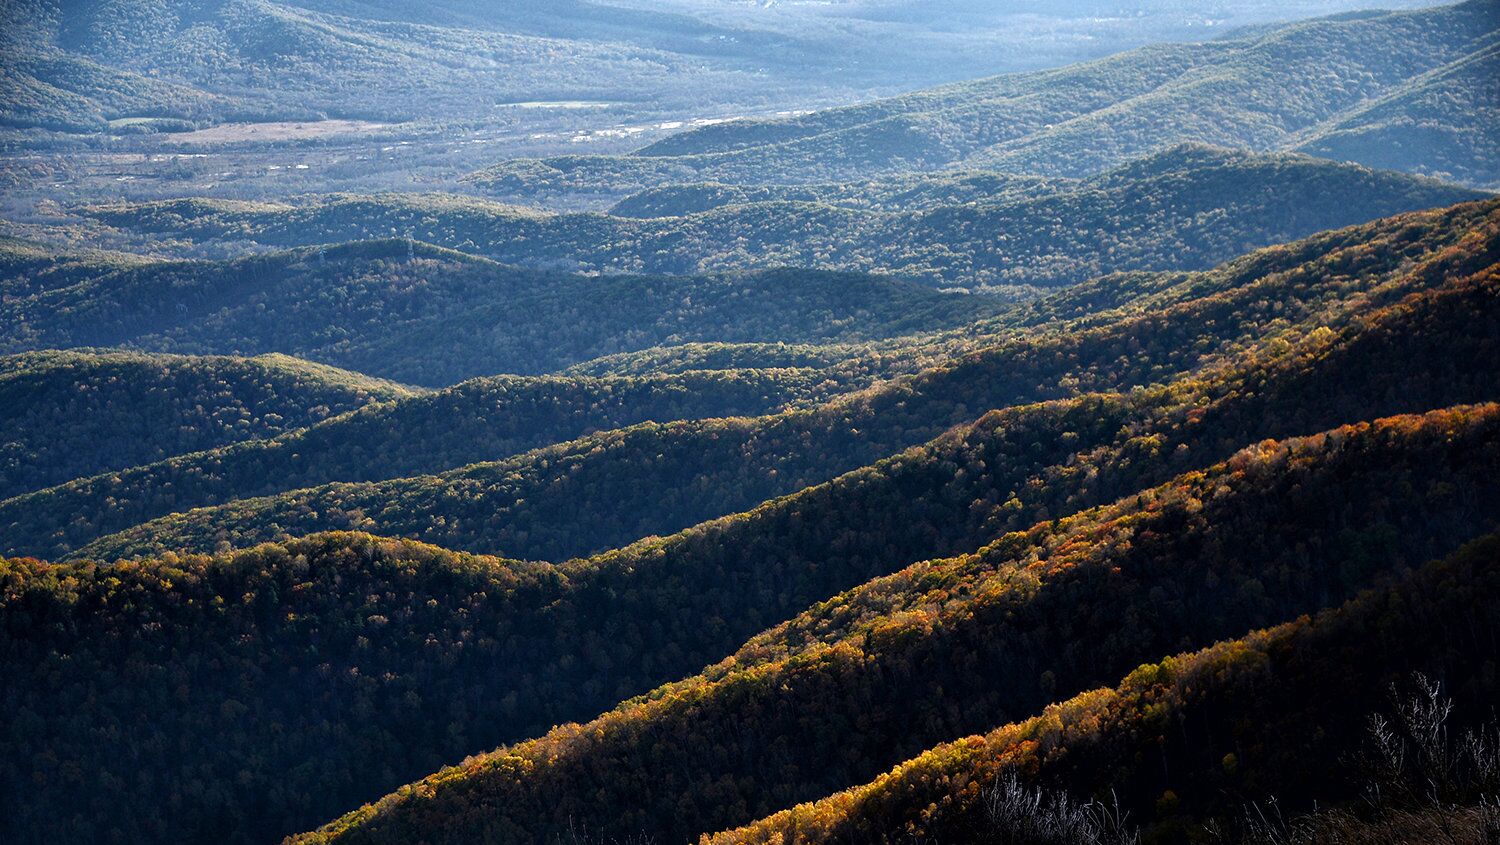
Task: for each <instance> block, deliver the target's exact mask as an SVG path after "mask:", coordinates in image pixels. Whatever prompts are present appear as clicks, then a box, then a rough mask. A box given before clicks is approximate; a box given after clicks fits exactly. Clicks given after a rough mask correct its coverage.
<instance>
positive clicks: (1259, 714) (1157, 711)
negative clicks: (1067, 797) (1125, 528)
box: [708, 535, 1500, 845]
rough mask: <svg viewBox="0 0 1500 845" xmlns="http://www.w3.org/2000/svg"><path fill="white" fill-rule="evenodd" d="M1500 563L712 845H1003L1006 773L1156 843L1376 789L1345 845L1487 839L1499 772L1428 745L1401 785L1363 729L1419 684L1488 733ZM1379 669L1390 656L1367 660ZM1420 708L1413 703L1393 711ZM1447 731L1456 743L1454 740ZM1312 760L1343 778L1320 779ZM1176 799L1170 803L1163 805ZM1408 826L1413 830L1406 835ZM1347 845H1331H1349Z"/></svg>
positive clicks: (944, 748)
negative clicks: (1110, 795) (1239, 816)
mask: <svg viewBox="0 0 1500 845" xmlns="http://www.w3.org/2000/svg"><path fill="white" fill-rule="evenodd" d="M1497 563H1500V539H1497V538H1496V537H1495V536H1494V535H1491V536H1489V537H1486V538H1484V539H1483V540H1480V541H1477V542H1476V543H1474V544H1473V545H1471V546H1468V547H1466V548H1464V549H1462V550H1460V551H1459V552H1457V553H1455V554H1454V555H1453V556H1452V557H1451V558H1449V559H1448V560H1445V561H1440V562H1434V563H1431V564H1428V565H1427V566H1424V567H1421V568H1420V569H1417V570H1416V571H1415V572H1413V573H1412V574H1410V575H1409V576H1407V577H1405V578H1403V579H1402V580H1401V581H1399V582H1398V583H1397V584H1395V585H1394V586H1392V587H1390V588H1387V589H1383V590H1376V591H1371V592H1369V593H1367V594H1364V595H1362V596H1360V597H1358V598H1356V599H1353V600H1351V601H1350V602H1348V603H1347V604H1345V605H1343V606H1341V607H1338V608H1335V609H1330V610H1327V611H1324V612H1322V613H1320V614H1318V615H1317V616H1315V617H1311V618H1307V617H1304V618H1302V619H1299V620H1297V621H1295V622H1289V623H1286V624H1284V625H1280V626H1277V627H1276V628H1272V629H1270V630H1265V631H1257V632H1254V633H1252V634H1250V635H1248V636H1245V637H1242V638H1239V639H1237V640H1232V641H1229V642H1224V643H1220V644H1217V645H1214V646H1212V647H1210V648H1207V649H1204V650H1203V651H1200V652H1196V653H1191V654H1181V655H1177V656H1174V657H1170V658H1167V659H1165V660H1162V661H1159V662H1148V663H1146V664H1143V665H1142V666H1141V667H1139V668H1138V669H1136V670H1135V671H1133V672H1131V673H1130V674H1129V675H1128V676H1127V677H1126V678H1125V679H1124V680H1123V681H1122V682H1121V683H1120V684H1119V686H1117V687H1114V688H1106V689H1099V690H1094V691H1090V692H1086V693H1082V694H1080V695H1078V696H1076V697H1074V698H1072V699H1069V700H1067V701H1063V702H1059V703H1057V704H1054V705H1051V706H1049V707H1047V708H1046V709H1045V710H1044V711H1043V712H1042V713H1041V714H1040V715H1038V716H1035V717H1033V718H1031V719H1028V720H1025V721H1022V722H1017V723H1013V724H1010V725H1007V726H1005V727H1001V728H997V729H995V730H994V731H991V732H989V733H986V734H984V735H976V736H972V737H968V738H965V739H962V740H958V741H955V742H952V743H945V744H943V745H941V746H938V747H936V748H933V749H932V750H930V751H928V752H925V753H923V754H922V755H921V756H919V757H916V758H914V759H912V760H909V761H905V762H903V763H902V764H900V765H899V766H898V767H896V768H895V769H893V770H892V771H891V772H889V773H887V774H884V775H882V776H881V777H880V778H878V779H876V780H874V781H872V782H871V783H869V784H865V785H862V786H859V787H855V788H852V789H849V790H847V791H845V792H841V793H838V794H836V795H833V796H831V797H829V798H827V799H824V800H821V801H818V802H814V803H810V804H804V805H800V806H798V807H796V808H795V809H789V810H785V811H782V812H780V813H777V814H775V815H774V816H771V817H769V818H766V819H763V820H761V821H759V822H756V823H755V824H753V825H749V826H747V827H745V828H742V829H739V830H734V831H729V832H725V833H722V834H719V835H716V836H712V837H709V838H708V841H709V842H711V843H715V845H727V843H751V842H779V841H784V840H782V839H781V838H780V837H782V836H790V835H794V836H795V837H796V840H797V841H798V842H807V843H818V842H846V841H850V840H859V841H864V842H897V841H904V840H906V839H908V838H909V837H911V836H932V837H935V838H938V839H940V840H942V841H958V840H961V839H967V838H968V837H983V836H985V835H986V834H989V835H994V834H995V832H996V830H997V828H998V829H999V830H1002V831H1003V829H1004V828H1003V827H999V826H998V825H997V824H996V823H997V822H998V821H1001V820H1002V819H1003V817H1001V818H1000V819H997V818H996V815H997V814H995V813H994V812H993V809H994V806H995V805H994V802H993V793H989V792H988V791H989V790H991V789H993V788H994V785H995V784H996V783H997V782H1003V778H1004V775H1005V773H1006V772H1007V771H1010V772H1017V771H1027V772H1029V773H1031V775H1032V777H1033V778H1035V779H1036V780H1041V781H1042V782H1045V783H1048V784H1051V785H1058V786H1061V787H1062V788H1064V789H1067V790H1069V791H1071V792H1072V793H1073V794H1076V795H1093V794H1098V793H1099V792H1101V791H1106V790H1113V791H1115V795H1116V798H1117V799H1118V800H1119V801H1120V802H1121V803H1120V804H1119V805H1115V808H1116V809H1119V810H1121V811H1123V812H1124V813H1127V814H1128V818H1129V821H1128V822H1126V823H1125V824H1126V825H1127V826H1134V825H1141V824H1142V823H1144V824H1145V826H1147V827H1148V828H1153V827H1154V828H1155V831H1154V832H1155V833H1156V834H1157V835H1158V836H1172V835H1173V834H1181V833H1185V832H1187V831H1189V830H1191V829H1192V828H1193V827H1194V826H1195V825H1194V822H1198V823H1200V824H1201V822H1202V820H1203V819H1204V818H1205V817H1209V816H1211V815H1212V814H1214V813H1216V812H1217V813H1222V812H1223V807H1222V803H1223V799H1222V796H1223V794H1224V792H1226V791H1227V792H1231V793H1234V794H1237V795H1239V796H1242V797H1243V798H1244V799H1245V800H1247V801H1249V800H1260V801H1266V800H1268V799H1269V800H1278V801H1279V803H1281V804H1282V807H1283V809H1281V810H1280V812H1282V813H1288V812H1292V811H1293V808H1295V809H1296V810H1302V811H1306V810H1307V809H1309V808H1310V807H1311V805H1312V803H1313V800H1317V801H1320V802H1322V803H1325V804H1327V803H1333V802H1336V801H1338V800H1344V801H1349V800H1351V799H1355V798H1356V797H1357V796H1358V794H1359V791H1360V790H1362V789H1363V790H1368V789H1371V788H1373V787H1380V788H1383V789H1385V790H1386V791H1387V793H1388V795H1387V796H1386V797H1383V798H1380V799H1375V800H1374V801H1373V802H1372V803H1374V804H1375V806H1376V812H1377V814H1378V813H1380V811H1382V810H1384V811H1385V813H1386V814H1387V815H1386V817H1385V818H1380V817H1379V815H1377V818H1376V819H1375V820H1374V822H1373V823H1372V822H1371V821H1370V820H1368V819H1361V818H1360V817H1359V816H1357V815H1355V816H1352V817H1350V816H1346V817H1345V818H1344V820H1343V825H1344V827H1343V828H1342V829H1343V830H1344V831H1346V835H1347V831H1348V830H1349V829H1353V830H1354V831H1355V832H1356V835H1358V833H1359V832H1361V823H1363V824H1366V825H1369V827H1368V828H1367V829H1365V831H1363V832H1364V836H1365V837H1368V838H1367V839H1356V840H1354V841H1379V840H1380V839H1381V838H1382V836H1384V837H1391V836H1393V835H1394V837H1395V838H1388V839H1386V841H1408V842H1416V841H1423V839H1424V838H1425V839H1426V840H1427V841H1435V840H1438V839H1441V838H1444V837H1448V838H1449V839H1450V841H1458V842H1467V841H1476V842H1477V841H1480V837H1482V836H1483V835H1484V834H1483V832H1482V830H1480V829H1479V828H1480V827H1481V825H1482V824H1483V823H1484V822H1483V818H1482V816H1481V817H1480V818H1477V819H1476V818H1473V815H1474V814H1473V813H1472V810H1470V808H1469V807H1466V806H1465V805H1464V804H1463V803H1459V802H1465V801H1467V802H1474V803H1475V804H1477V803H1478V802H1479V801H1480V800H1481V799H1480V797H1479V796H1480V794H1481V791H1482V790H1484V789H1485V788H1488V787H1490V786H1492V785H1493V784H1491V783H1489V782H1486V776H1485V774H1484V771H1483V769H1479V770H1478V771H1476V770H1475V769H1474V768H1472V767H1474V766H1485V765H1487V762H1488V761H1487V759H1486V758H1478V759H1476V758H1473V757H1470V756H1468V755H1466V754H1465V753H1464V752H1462V751H1455V750H1453V749H1454V748H1456V747H1458V743H1457V742H1455V743H1453V745H1451V746H1448V747H1444V746H1442V745H1438V746H1434V745H1431V744H1425V745H1418V744H1417V741H1415V740H1413V739H1411V738H1410V737H1409V736H1401V737H1400V738H1399V743H1398V745H1397V746H1396V747H1395V748H1393V750H1394V751H1397V752H1399V753H1401V754H1403V755H1409V757H1408V759H1407V760H1406V761H1404V762H1402V763H1400V764H1399V765H1398V768H1397V770H1396V771H1394V772H1379V771H1378V769H1377V765H1378V764H1377V762H1376V761H1375V760H1371V756H1372V755H1373V754H1374V753H1375V752H1373V751H1372V748H1371V745H1372V744H1373V742H1374V739H1373V738H1372V737H1371V736H1369V735H1368V733H1367V725H1368V724H1369V719H1370V718H1371V717H1373V716H1377V715H1380V716H1384V717H1385V718H1387V719H1400V718H1401V717H1400V716H1388V715H1385V714H1382V713H1380V712H1379V711H1380V710H1384V709H1385V708H1386V707H1389V706H1390V705H1389V704H1388V703H1387V701H1388V699H1389V696H1390V691H1391V689H1392V688H1395V689H1399V690H1401V692H1402V694H1403V695H1407V696H1411V695H1413V694H1414V693H1413V692H1412V691H1410V687H1411V685H1412V684H1411V677H1412V674H1413V673H1417V674H1419V675H1420V676H1426V677H1428V678H1432V677H1438V676H1441V677H1443V678H1444V679H1445V684H1444V686H1445V688H1446V689H1447V690H1456V691H1457V696H1456V697H1457V699H1458V700H1457V701H1456V702H1454V703H1456V704H1458V705H1459V706H1460V707H1461V708H1462V709H1461V710H1460V711H1459V712H1460V713H1461V714H1462V716H1460V721H1459V724H1460V725H1461V724H1462V723H1463V722H1468V723H1470V725H1472V724H1473V722H1475V721H1477V719H1475V718H1474V715H1476V711H1478V710H1479V709H1480V708H1482V707H1483V702H1484V701H1485V700H1486V699H1488V698H1492V697H1493V696H1494V695H1495V694H1496V690H1495V689H1494V687H1493V683H1494V682H1493V678H1492V676H1491V675H1489V674H1488V671H1489V667H1490V666H1492V665H1493V663H1492V661H1491V660H1490V659H1489V657H1488V655H1486V651H1487V648H1486V646H1485V645H1484V644H1483V638H1484V637H1486V636H1493V635H1494V632H1495V631H1496V621H1497V620H1496V619H1495V618H1494V615H1493V613H1494V607H1495V597H1494V596H1493V595H1492V591H1493V590H1494V589H1495V588H1496V585H1497V582H1496V574H1497V569H1496V566H1497ZM1367 653H1376V654H1379V655H1380V657H1379V659H1377V660H1369V659H1361V658H1358V657H1355V655H1360V654H1367ZM1416 694H1417V695H1420V687H1419V688H1418V691H1417V692H1416ZM1425 701H1426V700H1425V699H1422V698H1408V699H1405V700H1404V701H1402V702H1401V703H1400V705H1398V706H1410V704H1411V703H1418V704H1421V703H1425ZM1450 701H1451V699H1450ZM1438 703H1439V704H1440V705H1441V703H1442V702H1441V701H1439V702H1438ZM1362 708H1364V710H1363V712H1362ZM1481 718H1482V716H1481ZM1421 724H1431V723H1430V722H1423V723H1421ZM1412 727H1416V724H1413V725H1412ZM1438 727H1439V728H1441V729H1443V730H1444V731H1445V732H1446V731H1448V730H1452V731H1453V733H1454V734H1457V733H1458V730H1457V726H1455V725H1453V724H1443V723H1442V722H1439V723H1438ZM1405 728H1406V725H1405V724H1403V725H1402V726H1401V728H1400V729H1402V730H1404V729H1405ZM1470 730H1472V727H1471V728H1470ZM1288 735H1291V736H1298V737H1301V738H1304V741H1305V743H1306V744H1302V743H1299V744H1298V745H1297V746H1295V747H1292V746H1289V745H1288V744H1287V743H1285V742H1284V741H1283V739H1284V737H1286V736H1288ZM1458 742H1462V740H1461V739H1460V740H1458ZM1432 750H1438V751H1444V752H1447V753H1451V754H1452V758H1451V761H1452V762H1451V766H1452V768H1451V769H1450V770H1449V772H1447V773H1445V774H1444V775H1439V776H1438V777H1437V778H1436V779H1434V780H1431V781H1429V782H1428V785H1427V788H1430V789H1434V791H1437V790H1441V791H1438V792H1437V794H1436V796H1434V797H1436V798H1437V801H1438V802H1442V803H1437V804H1436V805H1435V806H1434V802H1433V801H1432V799H1428V800H1427V801H1426V802H1420V803H1427V804H1428V805H1429V807H1430V809H1428V810H1427V812H1428V813H1430V814H1431V817H1429V818H1427V819H1426V820H1425V824H1421V825H1417V824H1412V819H1411V817H1410V816H1405V815H1404V814H1403V812H1402V811H1409V809H1410V807H1409V805H1405V806H1404V805H1403V802H1404V801H1407V800H1410V799H1407V798H1405V797H1404V796H1403V795H1402V793H1401V790H1403V789H1404V790H1412V789H1414V788H1415V789H1417V790H1420V789H1422V788H1423V786H1422V785H1420V779H1421V778H1422V777H1424V774H1423V772H1422V764H1421V763H1419V762H1417V760H1416V758H1417V757H1418V756H1419V755H1420V754H1421V753H1425V752H1429V751H1432ZM1377 759H1379V758H1377ZM1309 760H1320V761H1341V762H1340V763H1335V764H1333V765H1330V766H1323V765H1318V766H1309V765H1308V761H1309ZM1382 762H1383V761H1382ZM1450 778H1451V780H1450ZM1403 781H1404V782H1403ZM987 793H988V794H987ZM1168 793H1170V795H1171V797H1172V799H1175V800H1170V801H1166V802H1163V801H1161V800H1160V799H1161V797H1162V796H1164V795H1167V794H1168ZM1464 793H1467V794H1464ZM1366 800H1367V801H1368V800H1370V799H1369V798H1368V797H1367V798H1366ZM1419 801H1420V799H1419ZM1449 801H1453V802H1455V803H1451V804H1450V803H1447V802H1449ZM1382 805H1384V806H1382ZM1023 806H1024V805H1023ZM1252 812H1253V811H1252ZM1392 817H1394V818H1392ZM1419 818H1420V817H1419ZM1016 821H1020V820H1019V819H1014V820H1013V823H1014V822H1016ZM1228 821H1229V823H1230V824H1232V823H1233V821H1232V820H1228ZM1382 823H1383V825H1385V826H1384V827H1383V825H1382ZM1393 823H1394V824H1393ZM1303 824H1304V826H1305V825H1306V823H1305V822H1304V823H1303ZM1404 825H1409V826H1410V827H1408V828H1407V829H1406V830H1405V831H1402V828H1403V826H1404ZM1225 827H1228V825H1227V824H1226V825H1225ZM1311 830H1312V831H1318V828H1317V827H1312V828H1311ZM1339 830H1340V828H1339V827H1335V828H1333V829H1331V830H1324V831H1322V833H1323V835H1327V836H1336V835H1338V833H1337V832H1338V831H1339Z"/></svg>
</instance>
